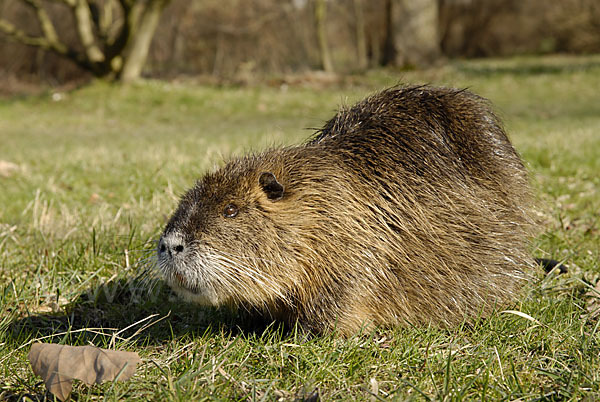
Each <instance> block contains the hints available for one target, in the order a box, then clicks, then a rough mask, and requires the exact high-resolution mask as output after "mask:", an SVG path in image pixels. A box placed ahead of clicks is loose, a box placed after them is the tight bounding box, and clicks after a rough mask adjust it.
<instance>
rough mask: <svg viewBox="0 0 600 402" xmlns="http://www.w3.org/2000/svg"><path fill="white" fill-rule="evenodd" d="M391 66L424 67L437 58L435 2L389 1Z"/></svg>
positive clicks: (436, 13) (438, 51) (436, 10)
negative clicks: (391, 31)
mask: <svg viewBox="0 0 600 402" xmlns="http://www.w3.org/2000/svg"><path fill="white" fill-rule="evenodd" d="M393 2H394V4H393V7H392V10H391V11H392V13H391V14H392V23H393V27H392V29H393V32H394V35H393V39H394V48H395V50H396V57H395V64H396V65H398V66H406V65H411V66H417V67H422V66H427V65H430V64H432V63H434V62H435V61H436V60H437V59H439V57H440V55H441V51H440V40H439V33H438V1H437V0H418V1H415V0H393Z"/></svg>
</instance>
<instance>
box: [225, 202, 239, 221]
mask: <svg viewBox="0 0 600 402" xmlns="http://www.w3.org/2000/svg"><path fill="white" fill-rule="evenodd" d="M237 214H238V207H236V206H235V205H233V204H229V205H227V206H226V207H225V209H224V210H223V216H224V217H225V218H233V217H234V216H236V215H237Z"/></svg>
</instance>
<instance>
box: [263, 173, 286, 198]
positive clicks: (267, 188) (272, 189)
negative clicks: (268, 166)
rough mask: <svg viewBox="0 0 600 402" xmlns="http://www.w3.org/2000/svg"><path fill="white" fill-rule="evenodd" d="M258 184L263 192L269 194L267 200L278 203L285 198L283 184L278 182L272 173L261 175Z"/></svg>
mask: <svg viewBox="0 0 600 402" xmlns="http://www.w3.org/2000/svg"><path fill="white" fill-rule="evenodd" d="M258 183H259V184H260V187H261V188H262V189H263V191H264V192H265V193H266V194H267V198H268V199H270V200H271V201H277V200H280V199H281V198H283V192H284V187H283V184H281V183H279V182H278V181H277V178H276V177H275V175H274V174H273V173H271V172H264V173H261V175H260V179H258Z"/></svg>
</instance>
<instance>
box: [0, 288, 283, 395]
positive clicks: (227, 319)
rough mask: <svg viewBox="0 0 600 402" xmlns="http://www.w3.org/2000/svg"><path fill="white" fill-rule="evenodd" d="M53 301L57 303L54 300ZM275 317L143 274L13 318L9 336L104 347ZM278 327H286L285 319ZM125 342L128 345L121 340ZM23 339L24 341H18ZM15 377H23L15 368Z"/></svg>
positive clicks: (152, 342) (157, 341)
mask: <svg viewBox="0 0 600 402" xmlns="http://www.w3.org/2000/svg"><path fill="white" fill-rule="evenodd" d="M51 304H52V303H51ZM271 324H273V321H272V320H270V319H268V318H267V317H259V316H256V315H255V314H250V313H248V312H246V311H243V310H241V311H233V310H231V309H226V308H221V309H216V308H211V307H202V306H196V305H192V304H188V303H185V302H183V301H182V300H181V299H178V298H177V296H176V295H175V294H174V293H173V292H172V291H171V290H170V289H169V287H168V286H166V285H165V284H164V283H163V282H162V281H155V282H154V283H153V284H151V286H150V285H149V284H148V281H145V280H143V279H140V278H130V279H127V278H122V279H117V280H114V281H111V282H109V283H105V284H102V285H99V286H96V287H92V288H89V289H87V290H85V291H83V292H81V293H80V294H79V295H76V296H75V297H73V301H72V302H71V303H69V304H67V305H65V306H63V307H62V308H61V309H60V310H59V311H58V312H54V313H35V312H30V313H29V314H28V315H27V316H25V317H22V318H19V319H16V320H14V321H13V322H11V323H9V324H8V328H7V331H6V334H5V340H6V341H8V342H11V343H12V344H13V345H15V349H16V350H19V349H21V348H22V349H25V351H28V350H29V348H30V344H31V343H33V342H35V341H39V342H47V343H62V344H67V345H73V346H80V345H86V344H90V343H91V344H93V345H96V346H98V347H102V348H116V349H123V350H135V349H136V348H144V347H149V346H150V347H152V346H157V347H160V346H162V345H166V344H168V343H169V342H171V341H173V340H174V339H175V340H177V339H179V338H181V337H184V336H185V337H189V338H190V339H197V338H199V337H203V336H211V335H215V336H217V335H220V336H225V337H234V336H237V335H240V334H245V335H252V334H257V335H260V334H262V333H264V332H265V330H267V329H270V328H272V326H271ZM275 328H276V330H281V331H282V332H280V333H283V332H287V331H288V330H287V329H285V328H284V327H283V326H282V325H279V324H275ZM122 342H125V343H126V345H125V346H122V347H121V346H120V344H121V343H122ZM19 345H20V346H19ZM15 376H16V377H19V376H17V375H16V374H15ZM23 385H24V386H23V387H18V388H19V389H13V390H7V391H6V392H4V393H3V394H2V395H0V399H1V400H9V401H10V400H15V401H16V400H22V399H23V398H24V397H25V396H26V397H28V398H29V399H31V400H35V401H37V400H39V401H41V400H47V399H48V398H49V399H53V396H52V395H51V394H49V393H46V394H40V393H37V390H34V389H31V388H30V387H29V386H27V385H26V384H25V383H23Z"/></svg>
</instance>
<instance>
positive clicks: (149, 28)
mask: <svg viewBox="0 0 600 402" xmlns="http://www.w3.org/2000/svg"><path fill="white" fill-rule="evenodd" d="M167 3H168V0H151V1H150V3H149V4H148V5H147V6H146V8H145V9H144V10H143V11H142V12H141V15H140V16H139V17H138V18H137V21H136V23H135V24H134V26H133V31H134V33H133V34H132V35H130V37H129V41H128V42H127V46H126V48H125V57H124V60H123V68H122V70H121V73H120V74H119V79H120V80H121V81H122V82H130V81H133V80H136V79H138V78H139V77H140V75H141V74H142V68H143V67H144V64H145V63H146V58H147V57H148V50H149V49H150V44H151V43H152V37H153V36H154V32H155V31H156V27H157V26H158V21H159V20H160V16H161V14H162V11H163V9H164V7H165V6H166V5H167Z"/></svg>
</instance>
